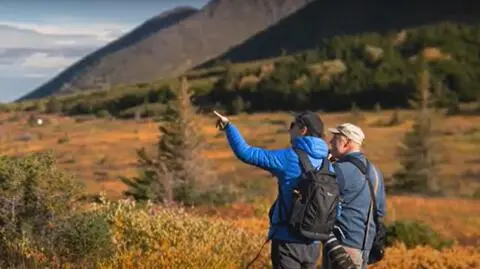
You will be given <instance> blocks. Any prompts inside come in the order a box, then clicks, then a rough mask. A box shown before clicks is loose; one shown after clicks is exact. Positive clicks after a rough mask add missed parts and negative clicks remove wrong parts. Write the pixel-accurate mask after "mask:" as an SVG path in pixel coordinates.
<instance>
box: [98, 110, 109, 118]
mask: <svg viewBox="0 0 480 269" xmlns="http://www.w3.org/2000/svg"><path fill="white" fill-rule="evenodd" d="M96 114H97V117H99V118H110V117H111V116H112V115H110V112H108V110H106V109H102V110H99V111H98V112H97V113H96Z"/></svg>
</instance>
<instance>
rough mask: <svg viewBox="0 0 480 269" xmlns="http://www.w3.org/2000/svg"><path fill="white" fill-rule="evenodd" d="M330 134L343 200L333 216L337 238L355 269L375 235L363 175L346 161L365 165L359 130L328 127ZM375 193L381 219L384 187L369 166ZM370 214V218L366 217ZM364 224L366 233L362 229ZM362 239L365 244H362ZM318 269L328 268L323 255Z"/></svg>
mask: <svg viewBox="0 0 480 269" xmlns="http://www.w3.org/2000/svg"><path fill="white" fill-rule="evenodd" d="M329 131H330V132H331V133H332V134H333V138H332V139H331V141H330V146H331V147H330V148H331V153H332V155H333V157H334V158H335V159H336V161H335V163H334V168H335V174H336V175H337V182H338V184H339V188H340V196H341V197H342V199H343V202H342V210H341V213H340V215H339V216H338V217H337V227H336V228H337V239H338V240H339V241H340V242H341V244H342V245H343V247H344V248H345V250H346V251H347V253H348V254H349V255H350V257H351V258H352V260H353V261H354V263H355V265H356V266H357V268H359V269H364V268H366V265H367V262H368V256H369V253H370V249H371V247H372V243H373V239H374V236H375V231H376V225H375V222H374V220H373V207H372V208H370V207H371V206H372V205H373V204H371V201H372V199H371V195H370V189H369V186H368V184H367V181H366V180H365V179H366V177H365V175H363V174H362V172H361V171H360V170H359V169H358V168H357V166H355V165H354V164H353V163H352V162H350V161H347V160H348V158H357V159H359V160H361V162H363V163H364V164H365V165H366V158H365V155H364V154H363V153H362V152H361V146H362V143H363V140H364V139H365V134H364V133H363V131H362V129H360V128H359V127H358V126H356V125H353V124H351V123H344V124H341V125H338V126H337V127H336V128H329ZM367 173H368V175H369V178H370V180H371V183H372V186H373V189H374V192H375V194H376V196H375V197H376V203H377V210H378V211H377V212H378V215H379V217H381V218H383V217H384V216H385V210H386V209H385V188H384V182H383V177H382V175H381V173H380V171H379V170H378V169H377V168H376V167H375V166H374V165H373V164H370V169H369V170H368V171H367ZM369 212H370V217H368V215H369ZM367 222H368V227H369V228H368V230H367V229H366V227H367ZM364 240H365V242H364ZM324 257H325V258H324V259H323V261H324V263H323V267H322V269H327V268H330V262H329V261H328V256H327V255H324Z"/></svg>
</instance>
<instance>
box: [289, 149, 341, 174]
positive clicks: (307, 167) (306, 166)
mask: <svg viewBox="0 0 480 269" xmlns="http://www.w3.org/2000/svg"><path fill="white" fill-rule="evenodd" d="M293 150H294V151H295V153H297V155H298V158H299V159H300V163H301V164H302V167H303V170H304V171H305V173H308V172H313V171H315V167H313V165H312V162H310V159H308V154H307V153H306V152H305V151H303V150H301V149H299V148H293ZM329 167H330V161H329V160H328V157H327V156H326V157H325V158H323V161H322V168H321V170H320V173H322V174H332V173H331V172H330V171H329V169H328V168H329Z"/></svg>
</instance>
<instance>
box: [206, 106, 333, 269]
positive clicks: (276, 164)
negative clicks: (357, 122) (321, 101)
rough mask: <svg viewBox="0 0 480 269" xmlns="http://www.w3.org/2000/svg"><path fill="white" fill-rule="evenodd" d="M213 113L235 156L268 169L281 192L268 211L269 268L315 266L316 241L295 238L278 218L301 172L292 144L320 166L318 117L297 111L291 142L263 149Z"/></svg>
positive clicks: (323, 146)
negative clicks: (270, 266) (271, 265)
mask: <svg viewBox="0 0 480 269" xmlns="http://www.w3.org/2000/svg"><path fill="white" fill-rule="evenodd" d="M215 114H216V115H217V117H218V118H219V122H220V124H221V129H223V130H225V132H226V136H227V139H228V143H229V144H230V147H231V148H232V150H233V152H234V154H235V156H237V158H239V159H240V160H242V161H243V162H245V163H247V164H250V165H254V166H256V167H260V168H262V169H265V170H267V171H269V172H270V173H272V174H273V175H275V176H276V177H277V179H278V181H277V183H278V187H279V189H280V190H281V191H280V192H279V194H278V195H279V196H280V195H282V197H281V198H282V199H279V198H278V197H277V199H276V200H275V203H274V204H273V206H272V209H271V211H270V214H269V218H270V228H269V232H268V236H269V238H270V239H271V240H272V243H271V260H272V264H273V268H289V269H290V268H291V269H293V268H305V269H307V268H312V269H313V268H315V265H316V262H317V260H318V258H319V256H320V242H318V241H309V242H305V241H304V240H301V239H299V238H297V237H296V236H295V235H293V234H291V233H290V232H289V231H288V228H287V227H286V226H285V225H284V224H281V221H282V218H283V219H284V218H285V216H286V215H287V214H288V212H289V211H290V209H291V202H292V201H291V200H292V189H293V188H294V187H295V186H296V184H297V182H298V181H299V179H300V176H301V174H302V170H301V164H300V160H299V157H298V156H297V154H296V153H295V151H294V150H293V148H299V149H301V150H303V151H305V152H306V153H307V154H308V156H309V159H310V161H311V162H312V165H313V166H314V167H321V165H322V162H323V158H325V157H326V156H327V155H328V145H327V143H326V142H325V141H324V139H323V138H324V129H323V122H322V120H321V119H320V118H319V117H318V116H317V115H316V114H315V113H313V112H309V111H308V112H303V113H301V114H298V115H297V116H296V117H295V119H294V120H293V121H292V123H291V124H290V129H289V132H290V140H291V146H290V147H288V148H284V149H277V150H267V149H263V148H258V147H252V146H250V145H248V144H247V142H246V141H245V140H244V138H243V137H242V135H241V134H240V132H239V131H238V129H237V128H236V127H235V125H233V124H232V123H230V122H229V120H228V119H227V118H226V117H224V116H222V115H220V114H218V113H217V112H215ZM330 170H331V171H333V167H330ZM281 203H282V205H280V204H281ZM280 208H281V209H282V210H281V211H282V212H280ZM281 216H282V218H281Z"/></svg>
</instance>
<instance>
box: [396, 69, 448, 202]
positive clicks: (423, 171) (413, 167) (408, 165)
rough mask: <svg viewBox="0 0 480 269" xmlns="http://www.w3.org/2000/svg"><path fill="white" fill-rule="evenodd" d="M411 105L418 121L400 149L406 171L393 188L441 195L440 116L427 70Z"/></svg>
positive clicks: (401, 174) (398, 174) (401, 173)
mask: <svg viewBox="0 0 480 269" xmlns="http://www.w3.org/2000/svg"><path fill="white" fill-rule="evenodd" d="M410 104H411V106H412V107H413V108H414V109H415V112H416V113H415V114H416V115H415V120H414V124H413V127H412V129H411V130H410V131H409V132H408V133H407V134H406V135H405V137H404V141H403V143H402V145H401V147H400V148H399V157H400V158H401V165H402V169H401V170H400V171H398V172H397V173H395V174H394V176H393V177H394V184H393V186H392V188H393V189H394V191H397V192H408V193H424V194H439V192H440V187H439V180H438V160H439V154H440V152H439V147H438V145H437V144H436V141H435V130H434V128H433V127H434V123H435V122H438V117H439V114H438V112H437V111H436V109H435V107H434V104H435V99H434V98H433V94H432V91H431V87H430V76H429V72H428V70H427V69H425V68H422V71H421V72H420V74H419V77H418V84H417V89H416V93H415V96H414V99H413V100H411V101H410Z"/></svg>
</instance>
